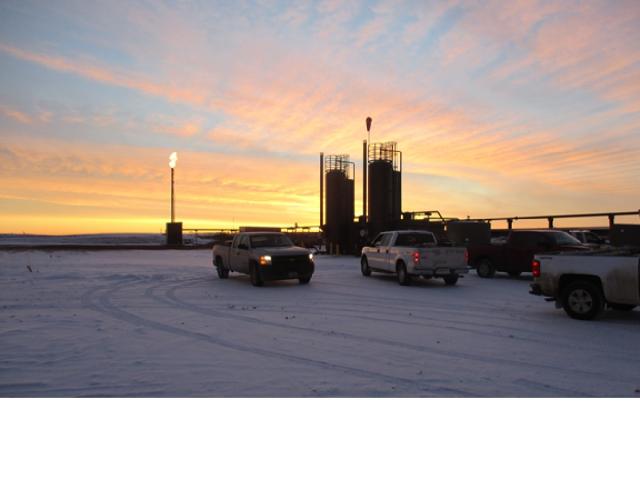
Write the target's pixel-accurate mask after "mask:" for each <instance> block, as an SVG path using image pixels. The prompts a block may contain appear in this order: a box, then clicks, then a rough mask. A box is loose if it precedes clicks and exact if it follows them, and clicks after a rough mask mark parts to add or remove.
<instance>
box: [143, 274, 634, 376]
mask: <svg viewBox="0 0 640 480" xmlns="http://www.w3.org/2000/svg"><path fill="white" fill-rule="evenodd" d="M198 283H201V281H200V280H198V281H195V280H194V281H192V282H184V283H182V284H180V285H176V286H174V287H172V288H170V289H169V290H168V291H166V292H165V297H161V296H154V299H155V300H156V301H160V302H163V303H167V298H169V299H170V300H171V301H173V303H174V305H173V306H176V305H177V306H180V307H182V308H186V309H191V310H192V311H194V313H202V314H205V315H211V309H210V308H205V307H201V306H199V305H194V304H191V303H187V302H185V301H184V300H180V299H179V298H178V297H177V295H176V293H175V292H176V291H177V290H178V289H181V288H187V287H188V286H189V285H197V284H198ZM367 305H370V302H369V301H367ZM194 308H195V309H197V310H193V309H194ZM322 308H323V312H319V313H314V312H309V311H305V310H296V309H295V308H294V309H292V308H290V307H289V308H287V310H286V312H287V313H296V314H300V315H315V316H323V315H324V314H325V313H329V314H331V313H334V314H344V313H345V312H346V313H348V314H349V318H357V319H359V320H365V321H374V322H379V323H391V324H399V325H407V326H414V327H419V328H438V329H442V330H446V331H455V332H463V333H472V334H477V335H482V336H488V337H493V338H499V339H514V340H516V341H524V342H530V343H535V344H542V345H553V346H557V347H561V348H564V349H573V350H576V349H578V350H582V351H586V352H593V353H598V354H603V355H607V356H609V357H612V355H611V353H610V352H609V351H603V350H601V349H598V348H595V347H576V346H575V345H573V344H566V343H562V342H557V341H554V340H552V339H549V338H548V337H547V336H545V337H544V339H540V340H538V339H535V338H525V337H522V336H518V337H513V336H511V335H510V334H508V333H504V334H502V333H492V332H488V331H486V330H482V329H479V327H480V325H478V324H477V323H473V322H465V321H457V320H452V321H449V320H447V321H446V322H445V321H441V320H438V319H435V318H433V317H428V316H425V315H422V314H416V315H415V316H414V317H415V318H419V319H424V320H427V321H429V323H421V322H414V321H409V320H399V319H391V318H375V317H372V316H366V315H362V311H361V310H358V309H349V308H344V309H343V307H336V306H335V303H334V304H333V305H329V306H328V305H323V306H322ZM394 308H395V307H394ZM380 310H381V309H380V308H379V307H378V308H377V309H376V311H375V314H379V313H380ZM260 311H267V312H273V313H279V312H281V310H278V309H277V308H275V307H266V308H265V307H260ZM439 311H442V312H446V313H449V312H448V311H447V310H445V309H439ZM353 313H355V315H354V314H353ZM225 315H227V316H228V317H229V318H235V319H239V320H244V321H252V322H253V323H262V324H264V325H271V326H275V327H280V328H288V329H290V330H301V331H306V332H310V333H316V334H321V335H325V336H327V335H332V336H334V337H336V336H337V337H342V338H348V339H351V340H361V341H368V342H370V343H379V344H384V345H390V346H400V347H405V348H409V349H413V350H419V351H424V352H426V353H435V352H439V353H440V354H444V352H442V350H439V349H433V350H431V349H429V348H430V347H423V346H418V345H413V344H407V343H404V342H397V341H393V340H385V339H379V338H376V337H367V336H362V335H357V334H350V333H345V332H339V331H336V330H334V329H332V330H331V331H327V330H322V329H318V328H315V327H301V326H297V325H289V324H283V323H279V322H273V321H270V320H263V319H259V318H256V317H252V316H249V315H243V314H235V313H227V314H225ZM389 315H397V312H395V311H394V312H389ZM449 323H457V324H461V325H471V326H474V327H476V328H462V327H457V326H451V325H449ZM482 326H488V327H493V328H497V329H501V328H506V329H508V330H511V331H514V332H519V333H535V334H537V335H543V334H541V333H540V332H532V331H530V330H526V329H519V328H517V327H504V326H500V325H493V324H483V325H482ZM424 349H429V350H428V351H427V350H424ZM614 357H615V358H617V359H619V360H621V361H627V362H629V361H635V359H632V358H627V357H620V356H619V355H615V356H614ZM462 358H466V357H462ZM484 358H485V359H486V358H492V357H484ZM469 359H471V360H480V359H479V358H469ZM498 362H502V363H505V364H506V363H515V364H519V365H522V366H530V367H540V368H550V369H554V370H557V371H567V372H570V373H577V374H582V375H601V374H598V373H597V372H596V373H591V372H587V371H582V370H575V369H564V368H560V367H555V366H551V365H544V364H536V363H530V362H524V361H522V360H507V359H504V360H501V359H496V363H498ZM609 379H614V378H609ZM614 380H623V379H614ZM623 381H627V380H626V379H624V380H623Z"/></svg>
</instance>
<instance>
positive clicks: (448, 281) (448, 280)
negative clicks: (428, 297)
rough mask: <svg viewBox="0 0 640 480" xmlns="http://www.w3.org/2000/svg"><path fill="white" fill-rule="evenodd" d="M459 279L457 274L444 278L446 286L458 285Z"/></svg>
mask: <svg viewBox="0 0 640 480" xmlns="http://www.w3.org/2000/svg"><path fill="white" fill-rule="evenodd" d="M458 278H459V276H458V275H457V274H453V275H447V276H446V277H443V279H444V283H445V284H446V285H455V284H456V283H458Z"/></svg>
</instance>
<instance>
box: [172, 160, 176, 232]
mask: <svg viewBox="0 0 640 480" xmlns="http://www.w3.org/2000/svg"><path fill="white" fill-rule="evenodd" d="M174 170H175V169H173V168H172V169H171V223H175V221H176V203H175V197H174V189H173V183H174V182H173V171H174Z"/></svg>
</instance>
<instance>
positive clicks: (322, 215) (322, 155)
mask: <svg viewBox="0 0 640 480" xmlns="http://www.w3.org/2000/svg"><path fill="white" fill-rule="evenodd" d="M323 223H324V153H323V152H320V230H322V224H323Z"/></svg>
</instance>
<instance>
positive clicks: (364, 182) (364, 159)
mask: <svg viewBox="0 0 640 480" xmlns="http://www.w3.org/2000/svg"><path fill="white" fill-rule="evenodd" d="M368 146H369V145H368V143H367V141H366V140H363V141H362V218H363V220H364V223H365V225H366V224H367V158H368V156H367V150H368Z"/></svg>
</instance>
